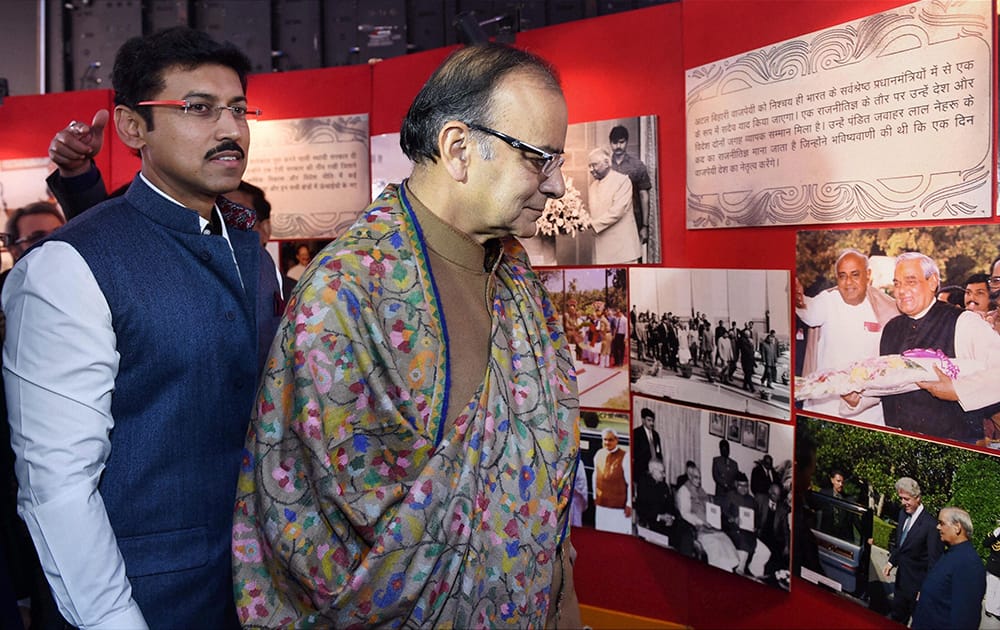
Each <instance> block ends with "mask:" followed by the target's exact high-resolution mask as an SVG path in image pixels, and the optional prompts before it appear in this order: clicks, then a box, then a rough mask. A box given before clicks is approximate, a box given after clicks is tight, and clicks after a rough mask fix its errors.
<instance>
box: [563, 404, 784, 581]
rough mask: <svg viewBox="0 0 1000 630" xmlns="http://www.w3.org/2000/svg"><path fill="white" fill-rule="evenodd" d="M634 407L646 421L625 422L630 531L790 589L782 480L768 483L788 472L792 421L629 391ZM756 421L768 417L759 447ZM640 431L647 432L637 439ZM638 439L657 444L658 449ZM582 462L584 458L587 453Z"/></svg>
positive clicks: (695, 557) (699, 559)
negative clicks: (629, 427)
mask: <svg viewBox="0 0 1000 630" xmlns="http://www.w3.org/2000/svg"><path fill="white" fill-rule="evenodd" d="M642 413H645V414H646V418H647V422H649V421H650V420H651V421H652V426H650V427H648V428H644V427H643V426H642V425H639V426H638V428H637V430H633V435H632V440H631V444H630V446H629V449H628V450H629V453H630V455H631V457H632V471H633V477H632V481H633V482H634V483H632V484H631V489H632V491H633V495H632V497H633V499H632V515H633V518H634V520H635V532H636V534H637V535H638V536H639V537H641V538H642V539H643V540H646V541H648V542H649V543H651V544H654V545H658V546H661V547H665V548H667V549H670V550H672V551H674V552H676V553H679V554H681V555H684V556H687V557H688V558H691V559H692V560H693V561H696V562H703V563H705V564H708V565H710V566H713V567H716V568H718V569H721V570H722V571H725V572H726V573H727V574H729V575H731V576H740V577H743V578H749V579H752V580H754V581H755V582H757V583H759V584H765V585H767V586H771V587H774V588H779V589H783V590H788V588H789V572H790V568H791V564H792V559H791V555H790V551H791V547H790V545H789V542H790V540H789V536H790V533H791V525H792V523H791V520H790V519H791V516H792V514H791V505H790V497H789V495H788V492H789V491H790V488H784V487H782V486H780V485H778V486H776V488H774V489H772V487H771V484H772V483H773V482H775V481H777V480H780V479H782V478H783V477H784V476H785V473H787V472H790V471H789V470H788V469H789V468H790V467H791V466H792V463H791V462H792V458H793V453H792V450H793V441H794V433H795V427H793V426H792V425H791V424H785V423H778V422H775V423H766V422H763V421H760V422H758V421H755V420H753V419H750V418H743V417H733V416H729V415H724V414H720V413H718V412H714V411H709V410H706V409H698V408H696V407H690V406H684V405H676V404H672V403H669V402H666V401H661V400H655V399H652V398H643V397H640V396H633V397H632V418H633V419H637V418H638V417H639V416H640V414H642ZM761 424H769V425H771V426H769V427H768V434H769V435H768V438H769V439H768V440H767V447H766V450H765V452H764V453H763V454H761V451H760V450H758V449H757V445H758V441H757V428H756V427H757V426H759V425H761ZM730 427H732V428H735V433H736V438H737V439H735V440H728V439H721V440H720V438H719V435H718V432H719V431H722V430H725V432H726V435H727V436H728V435H729V429H730ZM744 427H746V428H747V435H748V440H747V441H746V442H744V441H741V440H742V437H743V429H744ZM646 430H649V431H650V432H651V434H652V438H651V439H647V438H644V437H640V435H642V434H644V433H645V431H646ZM644 444H645V445H653V444H656V445H660V446H661V447H662V454H661V455H660V456H658V455H657V454H656V448H650V447H649V446H644ZM583 445H584V440H583V438H581V453H582V454H583V453H585V451H586V450H592V449H593V447H591V448H590V449H585V448H584V446H583ZM723 445H725V446H723ZM595 446H596V445H595ZM582 461H583V463H584V466H586V465H587V460H586V454H584V455H583V460H582ZM772 462H782V463H781V464H779V465H778V466H777V467H772ZM638 471H642V472H638ZM748 477H749V478H750V479H751V480H752V481H751V482H750V483H747V478H748ZM754 488H756V490H753V489H754ZM775 491H776V492H777V494H776V495H775V494H774V492H775ZM769 492H770V493H771V494H772V496H771V497H770V498H771V499H773V503H771V502H770V501H769V497H768V494H769ZM758 494H759V496H757V495H758ZM574 504H575V499H574ZM765 523H770V524H771V525H770V527H767V528H765V527H764V525H765ZM733 579H739V578H737V577H734V578H733Z"/></svg>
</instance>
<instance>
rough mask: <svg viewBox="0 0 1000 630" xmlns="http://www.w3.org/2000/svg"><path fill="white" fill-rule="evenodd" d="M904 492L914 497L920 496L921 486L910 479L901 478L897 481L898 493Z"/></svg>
mask: <svg viewBox="0 0 1000 630" xmlns="http://www.w3.org/2000/svg"><path fill="white" fill-rule="evenodd" d="M900 491H903V492H905V493H906V494H908V495H910V496H912V497H919V496H920V484H919V483H917V482H916V481H915V480H913V479H911V478H909V477H900V478H899V480H898V481H896V492H900Z"/></svg>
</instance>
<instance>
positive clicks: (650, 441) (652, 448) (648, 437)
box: [632, 407, 663, 480]
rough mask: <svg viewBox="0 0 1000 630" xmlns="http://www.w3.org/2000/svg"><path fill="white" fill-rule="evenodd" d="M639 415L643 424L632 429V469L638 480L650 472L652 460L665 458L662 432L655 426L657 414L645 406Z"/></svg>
mask: <svg viewBox="0 0 1000 630" xmlns="http://www.w3.org/2000/svg"><path fill="white" fill-rule="evenodd" d="M639 415H640V416H641V417H642V426H640V427H636V428H635V429H632V469H633V470H634V471H635V478H636V480H638V479H641V478H642V477H644V476H647V475H648V474H649V462H650V460H652V459H658V460H660V461H662V460H663V448H662V447H661V446H660V434H659V433H657V432H656V429H654V428H653V422H654V421H655V420H656V414H655V413H653V410H652V409H649V408H648V407H644V408H643V409H642V411H641V412H639Z"/></svg>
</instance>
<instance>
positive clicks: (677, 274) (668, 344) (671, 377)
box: [629, 268, 791, 419]
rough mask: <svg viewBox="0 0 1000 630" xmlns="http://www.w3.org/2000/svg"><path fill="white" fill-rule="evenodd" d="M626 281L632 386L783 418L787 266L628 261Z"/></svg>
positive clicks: (679, 398)
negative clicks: (653, 265)
mask: <svg viewBox="0 0 1000 630" xmlns="http://www.w3.org/2000/svg"><path fill="white" fill-rule="evenodd" d="M629 285H630V287H631V301H632V311H633V312H634V313H635V316H634V321H635V324H634V327H633V334H632V350H631V357H632V365H631V375H630V379H631V382H632V391H633V392H634V393H636V394H642V395H645V396H652V397H656V398H662V399H667V400H672V401H677V402H686V403H694V404H698V405H705V406H710V407H716V408H719V409H724V410H727V411H733V412H736V413H741V414H751V415H758V416H764V417H769V418H779V419H786V418H788V415H789V413H790V409H791V400H790V387H789V380H790V379H789V367H790V366H789V355H790V352H789V350H790V347H791V346H790V326H789V319H788V306H787V305H788V273H787V272H785V271H767V270H726V269H646V268H632V269H630V270H629Z"/></svg>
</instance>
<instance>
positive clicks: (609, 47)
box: [0, 0, 995, 628]
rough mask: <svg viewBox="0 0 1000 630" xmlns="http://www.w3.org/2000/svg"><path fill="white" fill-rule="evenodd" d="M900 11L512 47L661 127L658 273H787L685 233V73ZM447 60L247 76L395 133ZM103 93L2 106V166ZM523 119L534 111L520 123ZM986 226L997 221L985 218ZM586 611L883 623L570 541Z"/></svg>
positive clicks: (846, 0) (785, 7) (639, 545)
mask: <svg viewBox="0 0 1000 630" xmlns="http://www.w3.org/2000/svg"><path fill="white" fill-rule="evenodd" d="M902 4H906V2H904V1H903V0H827V1H823V2H820V1H818V0H684V2H682V3H675V4H668V5H662V6H658V7H653V8H650V9H644V10H640V11H632V12H628V13H622V14H617V15H612V16H607V17H602V18H597V19H592V20H582V21H578V22H572V23H569V24H564V25H560V26H556V27H550V28H545V29H539V30H535V31H529V32H527V33H522V34H521V35H520V36H519V37H518V44H519V45H521V46H524V47H527V48H529V49H531V50H533V51H535V52H537V53H539V54H541V55H542V56H544V57H546V58H548V59H549V60H551V61H552V62H553V63H555V64H556V66H557V67H558V68H559V69H560V72H561V73H562V78H563V82H564V84H565V91H566V97H567V101H568V104H569V115H570V122H571V123H577V122H584V121H589V120H602V119H608V118H617V117H626V116H637V115H645V114H654V115H656V116H658V117H659V147H660V151H659V159H660V170H659V185H660V197H661V217H662V219H661V223H662V242H663V262H664V265H665V266H671V267H714V268H719V267H730V268H777V269H788V270H792V269H793V268H794V257H795V231H796V228H781V227H777V228H775V227H771V228H742V229H729V230H700V231H687V230H686V229H685V216H684V213H685V160H684V146H685V142H684V133H685V130H684V69H685V68H689V67H695V66H699V65H702V64H704V63H708V62H710V61H714V60H717V59H722V58H725V57H729V56H732V55H735V54H738V53H741V52H744V51H747V50H751V49H754V48H757V47H760V46H765V45H768V44H771V43H776V42H780V41H782V40H785V39H789V38H793V37H796V36H799V35H804V34H806V33H809V32H812V31H815V30H819V29H822V28H826V27H828V26H832V25H835V24H839V23H842V22H845V21H850V20H853V19H857V18H859V17H863V16H866V15H869V14H872V13H877V12H879V11H883V10H887V9H890V8H894V7H896V6H899V5H902ZM448 52H449V51H448V50H445V49H442V50H434V51H429V52H425V53H419V54H415V55H409V56H406V57H400V58H395V59H390V60H387V61H384V62H381V63H379V64H375V65H373V66H353V67H346V68H330V69H323V70H311V71H303V72H289V73H283V74H269V75H257V76H254V77H252V79H251V82H250V86H249V90H248V96H249V100H250V102H251V104H253V105H255V106H257V107H261V108H262V109H263V110H264V112H265V116H266V117H267V118H271V119H277V118H292V117H302V116H324V115H337V114H353V113H363V112H369V113H370V116H371V117H370V123H371V133H372V134H373V135H375V134H382V133H389V132H396V131H399V126H400V122H401V121H402V118H403V116H404V114H405V113H406V110H407V108H408V106H409V103H410V101H411V100H412V98H413V96H414V95H415V94H416V92H417V91H418V90H419V88H420V86H421V85H422V83H423V81H424V80H425V79H426V77H427V76H428V75H429V74H430V72H431V71H432V70H433V68H434V67H435V66H437V64H438V63H439V62H440V61H441V59H443V58H444V56H445V55H446V54H447V53H448ZM109 104H110V93H109V92H108V91H106V90H105V91H92V92H77V93H70V94H60V95H50V96H40V97H11V98H8V99H6V100H5V102H4V104H3V106H0V131H2V132H3V138H4V141H3V143H2V145H0V159H3V158H12V157H33V156H40V155H44V154H45V151H46V148H47V146H48V142H49V140H50V139H51V137H52V135H53V134H54V133H55V131H56V130H58V129H60V128H61V127H63V126H65V124H66V123H67V122H68V121H69V120H70V119H72V118H78V119H82V120H88V121H89V120H90V116H92V115H93V112H94V111H96V109H98V108H99V107H108V106H109ZM525 115H531V112H525ZM113 144H114V145H117V149H114V150H112V151H111V152H110V153H109V152H105V153H104V154H102V156H101V157H100V158H99V160H98V163H99V166H100V167H101V169H102V170H103V171H104V172H105V173H106V174H107V173H109V172H110V173H111V174H112V175H111V177H110V182H111V183H112V185H117V184H121V183H124V182H126V181H128V180H129V179H130V178H131V177H132V175H133V174H134V173H135V170H136V168H137V162H136V161H135V160H134V158H132V157H131V156H129V155H128V154H127V152H126V151H124V149H123V148H122V146H121V144H120V143H118V142H114V143H113ZM994 221H995V219H994ZM573 536H574V540H575V542H576V546H577V549H578V550H579V559H578V561H577V588H578V591H579V594H580V599H581V601H583V602H584V603H586V604H591V605H594V606H600V607H604V608H611V609H617V610H624V611H628V612H631V613H634V614H638V615H643V616H647V617H654V618H660V619H667V620H671V621H676V622H681V623H684V624H688V625H691V626H694V627H696V628H703V627H711V628H716V627H729V628H760V627H768V628H802V627H815V628H876V627H884V626H886V625H887V623H888V622H887V621H886V620H885V619H884V618H883V617H880V616H878V615H874V614H872V613H869V612H868V611H867V610H865V609H863V608H861V607H859V606H855V605H851V604H849V603H846V602H845V601H844V600H842V599H840V598H838V597H835V596H833V595H830V594H828V593H826V592H823V591H821V590H820V589H818V588H816V587H813V586H811V585H810V584H808V583H805V582H802V581H801V580H795V581H794V582H793V584H792V591H791V592H790V593H784V592H780V591H777V590H775V589H771V588H766V587H763V586H760V585H757V584H755V583H753V582H751V581H749V580H746V579H742V578H738V577H735V576H728V575H725V574H723V573H721V572H720V571H718V570H717V569H713V568H710V567H707V566H706V565H703V564H699V563H695V562H692V561H690V560H688V559H686V558H683V557H681V556H679V555H677V554H675V553H673V552H670V551H667V550H664V549H660V548H658V547H655V546H653V545H650V544H648V543H645V542H643V541H641V540H639V539H636V538H631V537H627V536H621V535H617V534H607V533H601V532H596V531H593V530H585V529H581V530H575V531H574V533H573Z"/></svg>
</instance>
